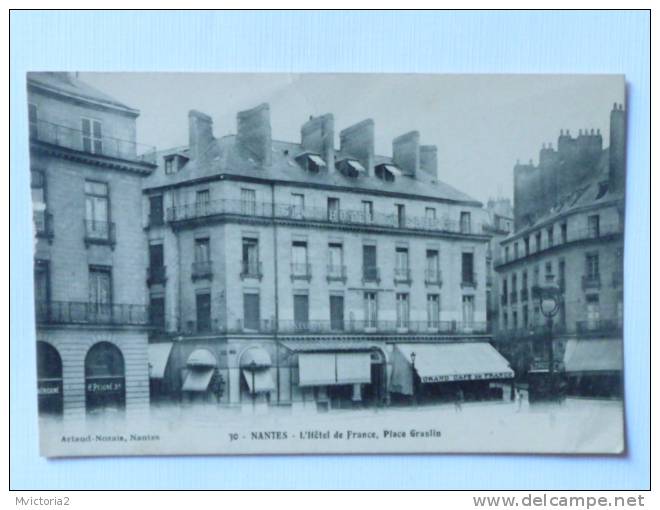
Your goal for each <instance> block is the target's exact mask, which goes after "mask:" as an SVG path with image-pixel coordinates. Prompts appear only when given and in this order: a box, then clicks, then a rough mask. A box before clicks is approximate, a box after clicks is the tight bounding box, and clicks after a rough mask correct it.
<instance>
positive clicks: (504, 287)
mask: <svg viewBox="0 0 660 510" xmlns="http://www.w3.org/2000/svg"><path fill="white" fill-rule="evenodd" d="M508 289H509V281H508V280H507V278H506V276H503V277H502V294H503V295H504V300H505V301H506V295H507V292H508Z"/></svg>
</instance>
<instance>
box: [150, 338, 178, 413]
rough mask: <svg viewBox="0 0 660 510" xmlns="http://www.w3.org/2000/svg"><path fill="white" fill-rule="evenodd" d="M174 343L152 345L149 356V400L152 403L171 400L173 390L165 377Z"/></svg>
mask: <svg viewBox="0 0 660 510" xmlns="http://www.w3.org/2000/svg"><path fill="white" fill-rule="evenodd" d="M172 346H173V344H172V342H160V343H151V344H149V347H148V354H149V398H150V401H151V402H152V403H154V402H158V401H159V400H166V399H169V398H171V395H172V392H173V389H172V388H171V387H170V385H169V384H168V380H167V379H166V377H165V374H166V372H167V368H168V366H169V362H170V355H171V353H172Z"/></svg>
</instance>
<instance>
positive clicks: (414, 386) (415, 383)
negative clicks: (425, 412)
mask: <svg viewBox="0 0 660 510" xmlns="http://www.w3.org/2000/svg"><path fill="white" fill-rule="evenodd" d="M416 357H417V354H415V351H413V352H411V353H410V361H411V362H412V391H413V404H415V405H417V379H416V378H415V358H416Z"/></svg>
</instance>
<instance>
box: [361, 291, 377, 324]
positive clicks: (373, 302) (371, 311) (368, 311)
mask: <svg viewBox="0 0 660 510" xmlns="http://www.w3.org/2000/svg"><path fill="white" fill-rule="evenodd" d="M377 321H378V300H377V298H376V293H375V292H365V293H364V323H365V327H367V328H375V327H376V324H377Z"/></svg>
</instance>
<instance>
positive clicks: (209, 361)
mask: <svg viewBox="0 0 660 510" xmlns="http://www.w3.org/2000/svg"><path fill="white" fill-rule="evenodd" d="M186 364H187V365H188V366H189V367H200V368H201V367H207V368H211V367H216V366H218V362H217V360H216V359H215V356H214V355H213V354H212V353H211V352H210V351H208V350H206V349H195V350H194V351H193V352H192V353H191V354H190V356H188V361H187V362H186Z"/></svg>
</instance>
